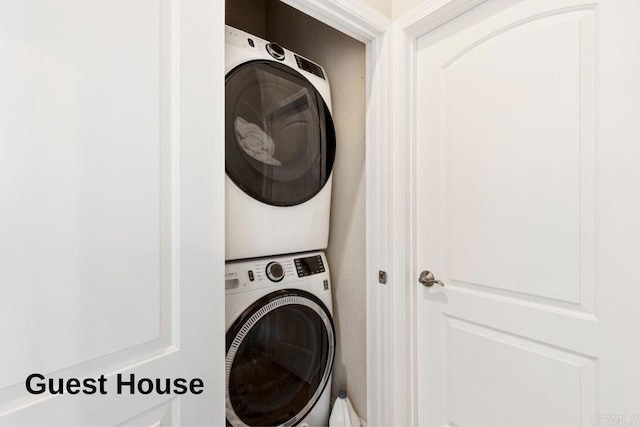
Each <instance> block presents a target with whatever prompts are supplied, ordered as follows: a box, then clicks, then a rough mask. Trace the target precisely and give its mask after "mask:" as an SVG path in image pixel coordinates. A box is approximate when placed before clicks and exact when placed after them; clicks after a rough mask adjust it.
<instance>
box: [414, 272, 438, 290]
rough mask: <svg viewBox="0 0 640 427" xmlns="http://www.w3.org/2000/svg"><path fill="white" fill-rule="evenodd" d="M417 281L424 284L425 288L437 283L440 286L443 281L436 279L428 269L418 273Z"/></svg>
mask: <svg viewBox="0 0 640 427" xmlns="http://www.w3.org/2000/svg"><path fill="white" fill-rule="evenodd" d="M418 282H420V283H422V284H423V285H424V286H426V287H427V288H429V287H431V286H433V285H435V284H438V285H440V286H444V283H442V282H441V281H440V280H436V278H435V277H434V275H433V273H432V272H430V271H427V270H425V271H423V272H422V273H420V277H419V278H418Z"/></svg>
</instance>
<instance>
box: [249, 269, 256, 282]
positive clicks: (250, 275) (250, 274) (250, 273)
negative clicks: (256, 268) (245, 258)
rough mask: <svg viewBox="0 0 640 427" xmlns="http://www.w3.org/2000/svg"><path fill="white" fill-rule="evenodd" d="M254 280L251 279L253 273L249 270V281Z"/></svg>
mask: <svg viewBox="0 0 640 427" xmlns="http://www.w3.org/2000/svg"><path fill="white" fill-rule="evenodd" d="M254 279H255V278H254V277H253V271H252V270H249V280H250V281H252V282H253V280H254Z"/></svg>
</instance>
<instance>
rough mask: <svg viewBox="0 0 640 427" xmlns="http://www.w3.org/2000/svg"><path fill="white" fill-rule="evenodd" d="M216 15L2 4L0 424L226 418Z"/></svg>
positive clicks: (169, 5)
mask: <svg viewBox="0 0 640 427" xmlns="http://www.w3.org/2000/svg"><path fill="white" fill-rule="evenodd" d="M223 12H224V11H223V5H222V4H220V3H219V2H212V1H204V0H202V1H200V0H197V1H188V2H182V1H178V0H160V1H151V0H135V1H124V0H116V1H102V0H62V1H55V2H48V1H41V0H28V1H3V2H1V4H0V75H1V78H0V425H115V424H125V425H126V424H135V425H157V424H159V423H162V424H176V425H177V424H182V425H203V424H207V425H211V424H218V425H221V424H224V398H223V390H224V388H223V384H224V372H223V366H224V289H223V287H222V283H223V276H224V272H223V269H224V218H223V215H224V214H223V212H224V209H221V208H220V206H221V202H222V201H223V200H224V174H223V172H222V171H223V170H224V169H223V168H224V164H223V162H224V151H223V144H222V141H223V138H224V134H223V132H222V130H221V129H220V128H219V127H216V126H215V125H213V124H212V119H211V118H212V117H223V115H224V113H223V110H222V107H223V103H222V101H221V100H222V99H223V98H222V97H223V96H224V95H223V94H224V86H223V84H224V63H223V61H224V54H223V52H224V45H223V42H224V26H223V22H222V21H223V16H224V13H223ZM216 141H217V142H219V143H217V144H216V143H215V142H216ZM34 373H37V374H42V375H43V376H45V377H46V379H49V378H53V379H56V381H55V382H54V384H55V388H56V389H58V386H57V379H58V378H63V379H65V380H68V379H70V378H80V379H84V378H96V379H97V378H99V377H100V375H105V378H106V382H105V391H106V392H107V394H105V395H101V394H99V392H98V393H96V394H93V395H85V394H83V393H80V394H75V395H72V394H68V392H66V391H65V394H63V395H59V394H56V395H52V394H50V393H48V392H46V393H44V394H29V393H28V392H27V390H26V383H25V381H26V379H27V377H28V376H29V375H30V374H34ZM118 373H120V374H122V375H123V376H124V377H123V378H124V379H125V380H129V379H130V377H129V375H131V374H134V375H135V378H136V379H142V378H149V379H152V380H155V378H160V379H163V380H164V379H166V378H170V379H171V380H173V379H176V378H185V379H187V380H191V379H193V378H198V379H201V380H202V382H203V383H204V387H203V389H204V392H203V393H202V394H197V395H196V394H185V395H179V394H173V393H172V394H156V393H151V394H147V395H144V394H142V393H141V392H139V391H137V390H136V392H135V394H133V395H131V394H129V392H128V391H127V390H128V389H126V390H124V391H125V393H124V394H121V395H118V394H117V393H116V392H117V390H116V387H115V386H116V375H117V374H118ZM45 381H46V380H45ZM42 382H43V381H35V382H33V383H32V388H34V390H36V391H37V390H38V389H40V388H41V384H42ZM72 384H73V383H72ZM195 385H197V384H195ZM147 388H148V383H146V384H143V390H146V389H147ZM83 389H84V390H88V391H90V389H89V388H83ZM71 390H74V391H75V390H77V387H74V386H73V385H72V387H71ZM196 390H199V388H196Z"/></svg>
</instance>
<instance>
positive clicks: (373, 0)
mask: <svg viewBox="0 0 640 427" xmlns="http://www.w3.org/2000/svg"><path fill="white" fill-rule="evenodd" d="M362 1H363V3H366V4H367V5H369V6H371V7H372V8H374V9H376V10H377V11H378V12H380V13H382V14H383V15H384V16H386V17H387V18H391V14H392V12H393V8H392V5H391V3H392V0H362Z"/></svg>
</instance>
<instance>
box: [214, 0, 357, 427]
mask: <svg viewBox="0 0 640 427" xmlns="http://www.w3.org/2000/svg"><path fill="white" fill-rule="evenodd" d="M226 24H227V25H228V26H229V27H232V28H234V29H237V30H240V31H241V32H245V33H248V34H250V35H253V36H256V37H257V38H259V39H263V40H265V41H268V42H273V43H276V44H277V45H279V46H282V47H283V48H285V49H287V50H288V51H292V52H294V53H295V54H297V55H300V56H301V57H303V58H296V59H297V60H298V61H300V60H305V59H307V60H310V61H311V63H310V65H308V66H306V65H305V66H304V68H308V67H314V64H318V65H320V66H321V68H322V69H323V71H321V73H326V76H323V77H326V80H327V81H328V83H329V85H330V91H331V96H330V97H331V102H330V104H331V107H332V111H331V117H332V119H333V127H334V129H333V130H332V129H328V130H327V132H329V133H330V132H331V131H334V132H335V158H334V161H333V165H332V171H331V173H332V175H331V177H332V188H331V191H330V192H329V195H330V197H331V204H330V206H331V207H330V215H329V216H330V221H329V223H330V226H329V240H328V246H327V248H326V249H324V253H325V254H326V262H327V264H328V266H329V267H328V268H329V270H330V276H331V279H330V280H331V291H332V303H333V324H334V326H335V343H336V348H335V359H334V362H333V370H332V380H331V393H330V396H331V402H333V401H334V399H335V398H336V395H337V392H338V390H341V389H345V390H347V392H348V396H349V399H350V400H351V401H352V403H353V406H354V407H355V409H356V411H357V412H358V414H359V415H360V416H361V417H362V418H363V419H364V418H365V416H366V411H367V408H366V319H365V307H366V288H365V259H366V258H365V257H366V251H365V116H366V77H365V73H366V63H365V60H366V58H365V45H364V44H363V43H361V42H359V41H358V40H355V39H353V38H351V37H349V36H347V35H345V34H344V33H342V32H340V31H338V30H336V29H334V28H332V27H330V26H328V25H326V24H324V23H322V22H319V21H318V20H316V19H314V18H311V17H309V16H308V15H306V14H304V13H302V12H300V11H298V10H297V9H295V8H293V7H291V6H288V5H286V4H284V3H282V2H280V1H277V0H227V1H226ZM239 34H241V37H244V33H239ZM227 37H229V36H227ZM250 43H252V44H253V41H251V42H250ZM256 43H261V42H257V41H256ZM298 64H300V63H298ZM300 68H303V67H300ZM227 72H228V75H227V84H229V76H230V74H231V73H230V72H229V71H227ZM229 90H230V88H229V87H227V93H228V95H227V96H229ZM227 114H229V111H227ZM234 114H235V113H234ZM327 114H328V113H327ZM246 115H247V114H245V116H246ZM238 125H242V126H251V124H247V123H246V121H245V120H243V121H242V123H238V122H236V123H234V127H236V130H237V127H238ZM227 127H229V121H227ZM229 131H230V130H229V129H227V132H229ZM233 131H234V130H233V129H232V130H231V132H233ZM227 138H229V137H227ZM232 149H234V150H235V148H233V147H232ZM229 156H230V154H229V146H227V157H229ZM266 161H267V162H268V161H270V160H269V159H267V160H266ZM273 161H274V162H277V160H276V159H274V160H273ZM229 169H230V166H229V163H228V162H227V175H229V174H230V173H232V172H230V171H229ZM227 185H228V186H227V192H229V191H230V190H229V184H227ZM231 191H234V190H231ZM258 191H260V189H258ZM228 198H229V194H228V195H227V199H228ZM257 198H258V199H259V196H258V197H257ZM234 203H235V202H234ZM227 216H228V217H229V213H227ZM234 220H235V221H240V219H239V218H235V215H234V218H233V219H231V221H234ZM227 221H228V222H227V227H229V221H230V220H229V218H228V220H227ZM268 222H269V221H268V219H266V221H265V227H266V226H268V225H267V224H268ZM309 224H313V222H311V218H309ZM236 228H240V227H239V223H236V224H235V225H234V230H235V229H236ZM278 228H284V229H281V230H280V231H282V232H283V233H285V232H286V231H287V230H286V227H278ZM227 233H229V231H228V232H227ZM232 234H234V235H235V233H232ZM232 238H233V236H232ZM256 239H259V236H256ZM231 246H233V244H231ZM259 246H261V244H260V243H258V244H257V246H255V247H254V248H257V247H259ZM229 247H230V243H229V234H228V236H227V248H229ZM265 248H266V249H265V250H264V251H263V252H262V253H260V254H259V255H260V256H262V257H266V258H263V259H265V260H267V261H269V258H273V257H267V256H266V255H281V254H280V253H278V252H276V253H268V248H269V246H268V245H267V246H266V247H265ZM317 249H320V250H323V249H322V248H317ZM232 251H233V252H234V254H233V255H234V256H232V257H227V258H233V259H235V258H245V260H243V262H245V264H242V263H237V262H236V263H235V264H234V267H233V268H232V270H234V271H233V272H231V273H230V270H229V268H227V275H228V277H229V274H236V271H235V270H237V271H238V274H241V272H242V271H243V270H247V269H251V268H252V265H253V264H251V263H249V264H247V263H246V258H249V256H245V255H244V253H242V251H241V250H239V252H237V253H236V248H235V246H233V247H232ZM285 251H286V252H291V251H287V250H286V248H285V249H282V250H281V251H280V252H285ZM231 262H233V261H231ZM320 263H322V260H320ZM283 265H284V269H285V273H286V268H287V266H286V264H283ZM295 265H296V266H298V268H299V261H298V260H296V264H295ZM262 267H263V266H262V265H259V266H258V267H256V269H262ZM267 268H269V267H268V266H267ZM251 274H252V275H253V274H254V273H253V271H252V273H251ZM268 274H269V272H268V271H267V275H268ZM228 339H229V337H227V340H228ZM227 347H229V343H227ZM227 363H229V362H227ZM228 368H229V367H228Z"/></svg>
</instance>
